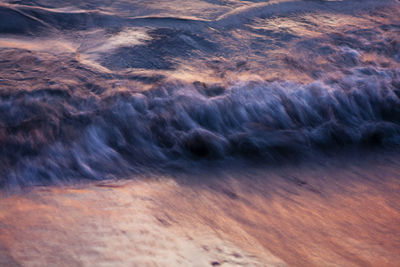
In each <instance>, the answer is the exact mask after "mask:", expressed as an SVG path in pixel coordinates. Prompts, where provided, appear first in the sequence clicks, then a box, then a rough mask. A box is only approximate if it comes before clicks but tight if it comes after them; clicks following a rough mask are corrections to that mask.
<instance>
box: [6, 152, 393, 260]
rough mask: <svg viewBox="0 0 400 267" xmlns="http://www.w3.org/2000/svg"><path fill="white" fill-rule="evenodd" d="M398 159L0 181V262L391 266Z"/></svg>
mask: <svg viewBox="0 0 400 267" xmlns="http://www.w3.org/2000/svg"><path fill="white" fill-rule="evenodd" d="M397 163H398V160H397V159H393V158H388V159H383V160H382V159H379V160H378V159H370V160H368V161H367V162H358V163H357V162H355V163H354V162H352V163H351V164H350V163H343V162H334V163H332V162H328V163H326V164H325V166H322V165H321V164H318V166H317V165H314V166H312V165H309V166H295V167H293V166H291V167H290V168H289V167H288V168H286V167H280V168H276V169H271V168H270V169H268V170H266V169H265V168H257V167H252V168H250V167H249V168H248V169H242V170H241V171H237V172H234V174H233V172H232V173H229V174H228V173H226V172H218V171H215V172H213V173H212V174H197V179H194V178H193V177H185V175H182V176H180V177H157V178H154V177H152V178H148V177H147V178H145V177H144V178H141V179H136V180H131V181H129V180H127V181H118V182H115V181H108V182H107V181H105V182H104V181H103V182H100V183H91V184H82V185H79V186H59V187H37V188H34V189H32V190H30V191H29V192H23V194H20V193H13V194H10V193H8V194H4V193H2V194H3V195H2V196H1V202H0V222H1V228H0V244H1V245H0V253H1V254H0V263H1V264H2V265H5V266H14V265H18V264H20V265H23V266H43V265H47V266H93V265H96V266H212V265H214V266H217V265H224V266H287V265H289V266H398V264H399V263H400V234H399V230H400V201H399V199H400V198H399V194H400V190H399V189H400V179H399V178H398V177H399V170H398V168H396V166H397ZM187 178H188V179H187Z"/></svg>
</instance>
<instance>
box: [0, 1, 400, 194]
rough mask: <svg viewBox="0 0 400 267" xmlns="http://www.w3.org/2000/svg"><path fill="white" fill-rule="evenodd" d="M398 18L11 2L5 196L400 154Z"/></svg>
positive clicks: (4, 32) (307, 4) (319, 4)
mask: <svg viewBox="0 0 400 267" xmlns="http://www.w3.org/2000/svg"><path fill="white" fill-rule="evenodd" d="M399 14H400V4H399V3H398V1H389V0H387V1H368V0H365V1H356V0H353V1H351V0H343V1H238V0H232V1H229V0H226V1H212V0H203V1H183V0H181V1H139V0H138V1H124V0H119V1H107V0H104V1H101V2H100V1H49V0H47V1H46V0H43V1H41V0H38V1H1V4H0V185H1V186H2V187H8V186H11V187H12V186H19V185H36V184H48V183H57V182H63V181H70V180H80V179H108V178H125V177H127V176H128V175H131V174H135V173H147V172H151V171H155V170H157V171H161V172H163V171H170V170H175V169H187V168H192V167H193V166H197V167H199V166H200V168H206V167H207V165H208V164H210V163H213V164H217V165H221V166H224V163H225V162H228V161H230V162H231V161H232V160H239V161H243V160H249V159H250V161H253V160H255V161H257V162H262V163H267V164H276V163H285V162H292V161H294V160H295V161H297V160H313V159H314V158H317V157H320V156H321V155H325V154H330V153H332V151H338V150H339V151H340V150H345V151H348V150H349V149H350V150H360V151H361V150H362V151H364V150H365V151H368V150H372V149H376V148H380V149H382V148H383V149H390V150H397V149H398V146H399V144H400V99H399V97H400V19H399V16H398V15H399ZM335 153H336V152H335Z"/></svg>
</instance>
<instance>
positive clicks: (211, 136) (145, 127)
mask: <svg viewBox="0 0 400 267" xmlns="http://www.w3.org/2000/svg"><path fill="white" fill-rule="evenodd" d="M399 85H400V71H399V70H382V71H379V70H375V69H366V68H360V69H357V70H356V71H355V73H354V74H351V75H347V76H344V77H343V78H341V79H339V80H338V79H326V80H321V81H316V82H314V83H311V84H307V85H301V84H297V83H293V82H262V81H252V82H238V83H237V84H235V85H233V86H230V87H227V88H224V87H222V86H207V85H206V84H202V83H194V84H184V83H179V82H175V83H172V82H170V83H166V84H164V85H160V86H159V87H158V88H156V89H152V90H149V91H143V92H141V91H139V90H132V91H123V92H115V91H114V92H112V93H110V92H105V93H103V94H100V95H97V96H96V97H95V96H93V95H91V96H90V95H87V96H82V95H81V94H79V93H77V91H78V90H77V91H75V92H73V91H68V90H61V89H60V90H56V89H53V90H50V89H47V90H46V89H43V90H35V91H29V92H28V91H17V92H16V91H8V93H6V92H4V91H3V92H2V94H1V97H0V110H1V112H0V143H1V149H0V160H1V165H0V177H2V180H1V184H2V185H3V186H4V185H6V184H7V185H13V184H14V185H26V184H43V183H54V182H58V181H65V180H71V179H81V178H87V179H104V178H110V177H113V176H114V175H121V174H124V175H127V174H132V173H137V172H141V171H144V170H148V169H153V170H154V169H162V168H168V166H171V165H174V163H177V162H179V163H180V164H179V166H181V167H182V168H184V166H186V165H187V166H189V165H190V164H204V162H209V161H218V162H221V163H222V162H223V161H224V160H226V159H234V158H237V159H240V158H249V157H251V158H258V159H260V160H261V162H264V163H271V162H280V161H285V160H288V159H295V158H297V159H299V158H302V157H310V156H311V157H312V156H313V155H317V154H319V153H325V152H327V151H331V150H336V149H338V148H341V147H346V148H348V147H363V148H369V147H376V146H378V147H393V146H397V145H399V144H400V99H399V96H400V89H399ZM185 163H186V165H185Z"/></svg>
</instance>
